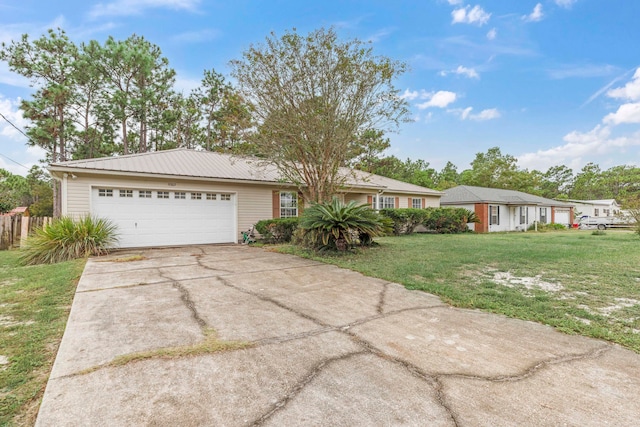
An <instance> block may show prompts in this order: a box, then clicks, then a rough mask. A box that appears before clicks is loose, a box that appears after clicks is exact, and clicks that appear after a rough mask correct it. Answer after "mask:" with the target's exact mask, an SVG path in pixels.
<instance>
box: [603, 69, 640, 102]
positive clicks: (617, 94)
mask: <svg viewBox="0 0 640 427" xmlns="http://www.w3.org/2000/svg"><path fill="white" fill-rule="evenodd" d="M607 96H608V97H610V98H619V99H628V100H630V101H640V68H638V69H636V72H635V74H634V75H633V80H631V81H630V82H628V83H627V84H626V85H624V86H623V87H619V88H616V89H611V90H610V91H608V92H607Z"/></svg>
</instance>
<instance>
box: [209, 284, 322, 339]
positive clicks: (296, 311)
mask: <svg viewBox="0 0 640 427" xmlns="http://www.w3.org/2000/svg"><path fill="white" fill-rule="evenodd" d="M218 280H219V281H220V282H222V284H223V285H225V286H228V287H230V288H231V289H235V290H236V291H239V292H242V293H245V294H247V295H251V296H253V297H256V298H258V299H259V300H261V301H265V302H269V303H271V304H273V305H276V306H278V307H280V308H282V309H283V310H286V311H288V312H290V313H293V314H295V315H297V316H300V317H302V318H303V319H306V320H309V321H311V322H313V323H315V324H316V325H318V326H322V327H326V328H333V327H334V326H332V325H329V324H327V323H324V322H322V321H321V320H319V319H316V318H315V317H313V316H309V315H308V314H306V313H302V312H301V311H298V310H294V309H293V308H291V307H289V306H287V305H285V304H283V303H281V302H280V301H278V300H275V299H273V298H269V297H266V296H264V295H260V294H259V293H257V292H253V291H249V290H247V289H243V288H241V287H239V286H236V285H234V284H232V283H231V282H230V281H229V280H227V279H225V278H224V277H221V276H218Z"/></svg>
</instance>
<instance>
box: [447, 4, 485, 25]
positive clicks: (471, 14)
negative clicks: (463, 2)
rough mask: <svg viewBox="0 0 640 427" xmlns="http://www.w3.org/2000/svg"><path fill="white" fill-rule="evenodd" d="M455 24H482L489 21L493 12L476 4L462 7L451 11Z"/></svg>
mask: <svg viewBox="0 0 640 427" xmlns="http://www.w3.org/2000/svg"><path fill="white" fill-rule="evenodd" d="M451 16H452V18H453V20H452V23H453V24H477V25H479V26H482V25H484V24H486V23H487V22H489V18H491V14H490V13H487V12H485V11H484V9H482V8H481V7H480V6H478V5H476V6H474V7H473V8H472V7H471V6H465V7H461V8H459V9H455V10H454V11H453V12H451Z"/></svg>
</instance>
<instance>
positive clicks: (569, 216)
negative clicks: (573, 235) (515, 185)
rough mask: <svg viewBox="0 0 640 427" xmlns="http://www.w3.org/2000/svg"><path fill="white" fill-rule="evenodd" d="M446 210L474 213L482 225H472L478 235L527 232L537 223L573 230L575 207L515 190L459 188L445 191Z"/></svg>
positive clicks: (443, 198)
mask: <svg viewBox="0 0 640 427" xmlns="http://www.w3.org/2000/svg"><path fill="white" fill-rule="evenodd" d="M444 193H445V195H444V196H442V198H441V199H440V205H441V206H443V207H460V208H466V209H468V210H470V211H471V212H475V214H476V216H477V217H478V219H479V220H480V222H479V223H475V224H469V228H471V229H472V230H474V231H476V232H478V233H486V232H492V231H524V230H527V229H528V228H529V226H531V225H533V224H534V223H535V221H538V223H542V224H547V223H557V224H562V225H565V226H567V227H570V226H571V224H572V222H573V206H572V205H571V204H569V203H564V202H559V201H557V200H551V199H545V198H544V197H539V196H534V195H532V194H527V193H523V192H521V191H514V190H502V189H498V188H485V187H472V186H468V185H460V186H458V187H453V188H450V189H448V190H445V192H444Z"/></svg>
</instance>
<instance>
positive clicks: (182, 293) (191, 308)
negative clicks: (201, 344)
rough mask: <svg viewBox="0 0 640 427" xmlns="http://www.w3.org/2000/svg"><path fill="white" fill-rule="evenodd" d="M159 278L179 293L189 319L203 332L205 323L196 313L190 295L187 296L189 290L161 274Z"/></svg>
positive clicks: (196, 310)
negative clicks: (163, 279)
mask: <svg viewBox="0 0 640 427" xmlns="http://www.w3.org/2000/svg"><path fill="white" fill-rule="evenodd" d="M160 277H163V278H165V279H167V281H169V282H171V286H172V287H173V288H175V289H177V290H178V291H180V299H181V300H182V302H183V303H184V305H185V306H186V307H187V308H188V309H189V311H190V312H191V317H192V318H193V320H195V321H196V323H197V324H198V326H200V328H202V329H203V330H204V329H205V328H206V327H207V322H206V321H205V320H204V319H203V318H202V317H201V316H200V314H199V313H198V309H197V308H196V304H195V302H193V300H192V299H191V295H190V294H189V290H188V289H187V288H185V287H184V286H183V285H182V284H180V282H177V281H175V280H172V279H171V278H169V277H166V276H164V275H162V274H160Z"/></svg>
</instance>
